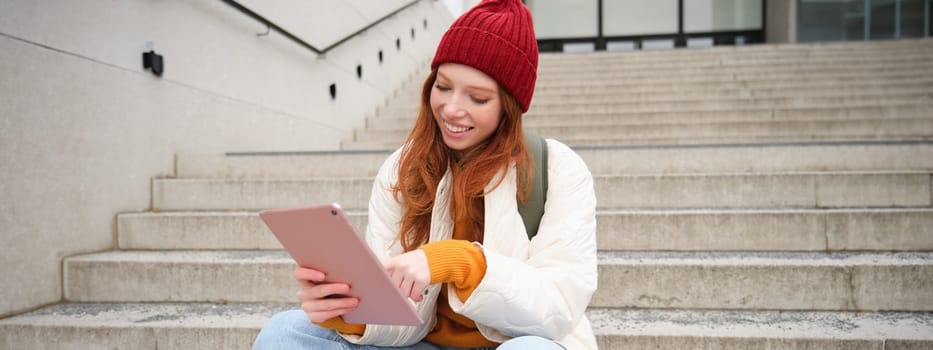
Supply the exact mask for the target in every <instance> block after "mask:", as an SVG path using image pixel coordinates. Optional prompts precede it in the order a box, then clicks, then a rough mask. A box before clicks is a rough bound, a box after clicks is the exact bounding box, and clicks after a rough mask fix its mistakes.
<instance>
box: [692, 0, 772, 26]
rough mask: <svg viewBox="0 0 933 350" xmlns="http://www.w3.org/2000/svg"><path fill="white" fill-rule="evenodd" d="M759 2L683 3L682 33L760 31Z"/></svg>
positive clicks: (717, 0) (706, 0)
mask: <svg viewBox="0 0 933 350" xmlns="http://www.w3.org/2000/svg"><path fill="white" fill-rule="evenodd" d="M761 6H762V1H761V0H689V1H684V32H686V33H704V32H715V31H733V30H761V29H762V19H761V16H762V12H761Z"/></svg>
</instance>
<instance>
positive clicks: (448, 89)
mask: <svg viewBox="0 0 933 350" xmlns="http://www.w3.org/2000/svg"><path fill="white" fill-rule="evenodd" d="M434 88H435V89H437V90H438V91H450V88H449V87H446V86H443V85H434Z"/></svg>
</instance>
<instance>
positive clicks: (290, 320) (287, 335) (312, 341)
mask: <svg viewBox="0 0 933 350" xmlns="http://www.w3.org/2000/svg"><path fill="white" fill-rule="evenodd" d="M267 349H315V350H317V349H340V350H383V349H393V350H403V349H410V350H456V349H453V348H445V347H440V346H437V345H433V344H431V343H428V342H420V343H418V344H415V345H412V346H408V347H403V348H395V347H382V346H373V345H356V344H352V343H350V342H348V341H346V340H344V339H343V338H342V337H340V336H339V335H337V332H334V331H333V330H330V329H326V328H321V327H318V326H316V325H314V324H312V323H311V322H310V321H308V316H307V315H306V314H305V313H304V311H302V310H290V311H285V312H280V313H278V314H277V315H275V316H273V317H272V318H271V319H270V320H269V322H268V323H266V326H265V327H263V328H262V331H260V332H259V335H258V336H256V341H255V342H254V343H253V350H267ZM488 349H492V348H488ZM496 349H499V350H518V349H542V350H564V348H563V347H562V346H560V345H559V344H557V343H555V342H553V341H551V340H548V339H545V338H542V337H534V336H525V337H518V338H514V339H511V340H509V341H507V342H505V343H503V344H502V345H499V347H498V348H496Z"/></svg>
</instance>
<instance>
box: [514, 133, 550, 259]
mask: <svg viewBox="0 0 933 350" xmlns="http://www.w3.org/2000/svg"><path fill="white" fill-rule="evenodd" d="M525 146H526V147H528V151H529V152H531V158H532V159H533V161H534V164H533V168H534V174H533V178H532V180H531V196H529V197H528V201H527V202H525V204H522V203H520V202H519V204H518V214H519V215H521V216H522V222H524V223H525V231H527V232H528V239H529V240H531V239H532V238H534V236H535V235H537V234H538V225H539V224H540V223H541V216H543V215H544V202H545V201H546V200H547V141H545V140H544V138H543V137H541V136H538V135H535V134H530V133H527V132H526V133H525Z"/></svg>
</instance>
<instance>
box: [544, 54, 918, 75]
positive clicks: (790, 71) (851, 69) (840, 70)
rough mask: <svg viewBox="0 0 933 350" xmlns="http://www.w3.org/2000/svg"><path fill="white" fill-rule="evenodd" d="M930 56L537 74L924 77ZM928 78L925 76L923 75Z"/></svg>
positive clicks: (629, 67)
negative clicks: (894, 74)
mask: <svg viewBox="0 0 933 350" xmlns="http://www.w3.org/2000/svg"><path fill="white" fill-rule="evenodd" d="M931 54H933V52H931V53H926V54H924V55H922V56H914V57H904V58H902V59H897V60H878V61H865V62H847V61H814V60H796V61H785V62H774V63H773V64H759V65H754V66H746V65H718V66H715V65H702V66H691V65H676V66H675V65H671V64H650V65H632V64H629V65H622V64H616V65H602V66H600V65H594V66H592V67H589V68H583V69H580V68H576V67H575V68H572V69H567V70H546V71H541V72H539V75H540V76H541V78H542V79H543V80H542V82H555V81H561V80H575V79H581V78H589V79H631V78H635V79H639V78H653V79H660V80H665V79H668V80H669V79H678V78H687V79H690V80H694V79H700V78H703V77H705V78H713V77H715V76H722V75H727V76H729V75H735V76H756V77H782V76H793V75H800V74H813V73H816V74H827V73H833V74H839V75H847V74H867V75H870V74H876V73H879V72H914V73H917V74H921V75H922V74H924V73H921V72H927V71H928V69H929V68H930V66H931V63H930V62H929V60H928V58H929V57H930V55H931ZM927 75H928V74H927Z"/></svg>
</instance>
